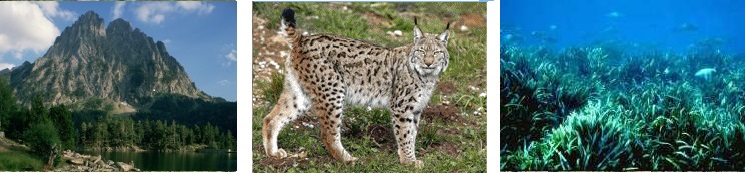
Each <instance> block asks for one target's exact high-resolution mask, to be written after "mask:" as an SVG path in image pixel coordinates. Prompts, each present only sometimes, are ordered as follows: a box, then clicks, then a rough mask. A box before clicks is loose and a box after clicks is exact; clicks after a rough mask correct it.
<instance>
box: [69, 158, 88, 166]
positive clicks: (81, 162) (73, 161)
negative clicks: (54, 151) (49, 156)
mask: <svg viewBox="0 0 745 173" xmlns="http://www.w3.org/2000/svg"><path fill="white" fill-rule="evenodd" d="M67 162H68V163H70V164H73V165H83V164H85V160H83V159H81V158H76V159H72V160H68V161H67Z"/></svg>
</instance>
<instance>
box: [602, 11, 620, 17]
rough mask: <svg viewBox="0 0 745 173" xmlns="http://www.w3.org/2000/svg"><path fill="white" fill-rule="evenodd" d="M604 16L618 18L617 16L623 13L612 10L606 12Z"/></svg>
mask: <svg viewBox="0 0 745 173" xmlns="http://www.w3.org/2000/svg"><path fill="white" fill-rule="evenodd" d="M605 16H606V17H610V18H618V17H621V16H623V14H621V13H619V12H618V11H613V12H610V13H608V14H606V15H605Z"/></svg>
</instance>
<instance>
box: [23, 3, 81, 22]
mask: <svg viewBox="0 0 745 173" xmlns="http://www.w3.org/2000/svg"><path fill="white" fill-rule="evenodd" d="M34 3H35V4H37V5H39V7H40V8H41V10H42V11H44V15H46V16H47V17H50V18H62V19H64V20H68V21H73V20H75V17H76V16H77V15H76V14H75V13H74V12H72V11H68V10H64V9H60V8H59V3H58V2H53V1H48V2H34Z"/></svg>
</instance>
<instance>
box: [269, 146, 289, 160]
mask: <svg viewBox="0 0 745 173" xmlns="http://www.w3.org/2000/svg"><path fill="white" fill-rule="evenodd" d="M269 156H271V157H275V158H280V159H281V158H285V157H287V152H286V151H285V150H284V149H281V148H280V149H278V150H277V152H274V153H269Z"/></svg>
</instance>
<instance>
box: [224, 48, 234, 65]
mask: <svg viewBox="0 0 745 173" xmlns="http://www.w3.org/2000/svg"><path fill="white" fill-rule="evenodd" d="M236 61H238V53H237V52H236V50H235V49H233V50H231V51H230V52H229V53H228V54H226V55H225V60H224V61H223V63H222V66H223V67H228V66H230V65H231V64H233V62H236Z"/></svg>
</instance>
